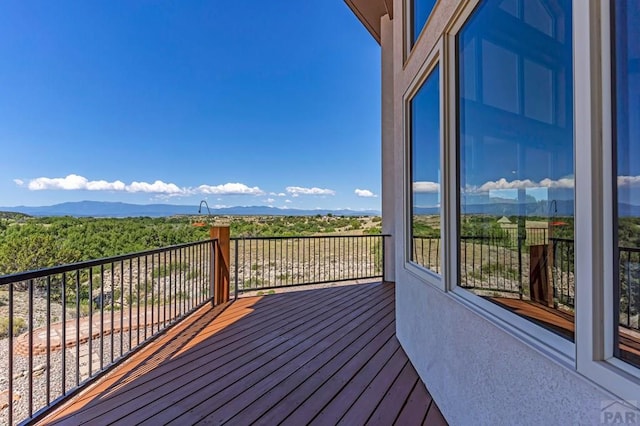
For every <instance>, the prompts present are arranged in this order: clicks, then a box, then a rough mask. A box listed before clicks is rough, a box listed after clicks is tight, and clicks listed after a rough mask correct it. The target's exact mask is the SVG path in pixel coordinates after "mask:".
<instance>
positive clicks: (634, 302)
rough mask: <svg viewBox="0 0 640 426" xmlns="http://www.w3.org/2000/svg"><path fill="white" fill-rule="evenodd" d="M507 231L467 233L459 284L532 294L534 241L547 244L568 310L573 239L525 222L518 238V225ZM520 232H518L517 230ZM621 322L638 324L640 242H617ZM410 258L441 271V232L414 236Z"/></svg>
mask: <svg viewBox="0 0 640 426" xmlns="http://www.w3.org/2000/svg"><path fill="white" fill-rule="evenodd" d="M505 231H509V232H508V233H506V234H500V233H499V232H498V233H497V234H496V235H494V234H491V235H463V236H461V237H460V243H459V255H458V256H459V272H460V278H459V279H460V286H461V287H464V288H467V289H471V290H474V291H476V292H478V293H479V294H483V295H487V296H504V297H513V295H517V297H519V298H524V299H528V298H529V297H530V294H529V286H530V279H531V275H530V274H531V273H532V272H531V270H530V266H531V265H530V261H531V257H530V253H529V248H530V247H532V246H540V245H545V246H547V247H548V250H547V251H546V252H545V253H546V254H545V258H544V259H542V262H543V265H544V267H543V268H542V269H543V270H547V271H548V274H549V275H548V279H549V280H550V281H551V286H552V290H553V300H554V303H555V305H556V306H562V307H564V308H567V309H569V310H572V309H574V306H575V274H574V272H575V269H574V256H575V254H574V240H573V239H571V238H561V237H550V236H549V234H548V233H547V232H546V231H547V230H546V229H544V228H540V229H537V228H536V229H531V228H527V230H526V233H525V235H523V236H522V238H520V239H517V238H516V240H515V244H514V235H515V233H514V232H513V231H515V230H514V229H508V230H505ZM516 237H517V236H516ZM618 250H619V284H620V285H619V291H620V294H619V298H620V308H619V312H620V318H619V324H620V325H621V326H622V327H626V328H629V329H633V330H640V248H638V247H619V249H618ZM411 259H412V261H413V262H415V263H417V264H418V265H421V266H423V267H425V268H428V269H430V270H432V271H434V272H440V268H441V266H440V262H441V259H440V238H439V237H431V236H429V237H427V236H414V237H413V243H412V253H411Z"/></svg>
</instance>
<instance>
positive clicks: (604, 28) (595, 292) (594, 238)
mask: <svg viewBox="0 0 640 426" xmlns="http://www.w3.org/2000/svg"><path fill="white" fill-rule="evenodd" d="M573 8H574V9H573V10H574V14H573V16H574V24H573V29H574V30H573V31H574V33H573V34H574V35H573V37H574V50H575V53H574V55H575V56H574V58H575V59H574V61H575V64H591V66H590V67H580V66H579V65H578V66H575V70H574V87H575V89H574V103H575V107H574V108H575V117H576V120H575V131H576V133H575V138H576V141H583V142H582V143H583V144H584V146H581V148H582V149H580V150H578V149H576V177H577V179H576V182H577V185H576V211H578V212H584V213H586V214H582V215H576V235H578V236H579V238H580V244H576V256H575V259H576V281H577V280H578V279H580V285H579V286H576V339H577V342H578V345H577V360H576V361H577V362H576V365H577V369H578V372H579V373H581V374H582V375H584V376H586V377H588V378H589V379H591V380H593V381H594V382H595V383H597V384H599V385H600V386H603V387H605V388H606V389H608V390H609V391H611V392H613V393H614V394H616V395H617V396H619V397H621V398H623V399H625V400H627V401H636V403H638V402H640V401H638V399H639V396H640V368H637V367H634V366H632V365H631V364H628V363H626V362H624V361H622V360H620V359H617V358H615V357H614V356H613V349H614V329H615V325H614V320H615V319H614V309H613V306H614V303H615V300H614V297H613V280H614V279H615V278H614V273H613V271H614V270H615V269H614V250H613V237H612V236H613V232H614V231H615V230H614V229H613V211H612V207H613V188H614V186H613V183H614V182H613V167H612V166H613V155H612V145H613V143H614V141H613V140H612V130H613V126H614V123H613V121H612V120H613V117H612V113H611V112H612V106H613V93H612V86H611V81H612V78H613V77H614V76H613V75H612V73H611V69H612V68H611V61H612V55H611V49H612V48H613V47H612V44H611V27H610V22H611V20H610V18H611V16H610V4H609V2H597V3H591V2H589V3H587V2H581V1H577V2H574V5H573ZM576 40H583V41H584V43H581V44H580V45H578V44H577V43H576ZM577 144H578V142H576V145H577ZM580 182H589V183H591V185H580ZM616 232H617V231H616Z"/></svg>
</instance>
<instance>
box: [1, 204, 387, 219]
mask: <svg viewBox="0 0 640 426" xmlns="http://www.w3.org/2000/svg"><path fill="white" fill-rule="evenodd" d="M0 211H4V212H7V213H22V214H26V215H31V216H75V217H139V216H148V217H164V216H175V215H185V214H186V215H194V214H198V207H197V206H195V205H174V204H127V203H119V202H106V201H78V202H69V203H61V204H55V205H52V206H42V207H28V206H17V207H0ZM204 213H206V211H205V212H204ZM211 214H212V215H218V216H227V215H229V216H314V215H318V214H320V215H327V214H333V215H334V216H379V215H380V212H379V211H375V210H366V211H357V210H346V209H345V210H329V209H322V210H301V209H280V208H277V207H269V206H250V207H226V208H221V209H211Z"/></svg>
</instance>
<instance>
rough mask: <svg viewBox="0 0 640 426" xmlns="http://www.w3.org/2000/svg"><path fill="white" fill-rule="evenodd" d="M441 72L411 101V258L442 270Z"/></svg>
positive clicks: (433, 74) (430, 76) (426, 83)
mask: <svg viewBox="0 0 640 426" xmlns="http://www.w3.org/2000/svg"><path fill="white" fill-rule="evenodd" d="M439 85H440V75H439V70H438V67H436V68H435V69H434V70H433V71H432V72H431V74H430V75H429V77H428V78H427V80H426V81H425V82H424V84H423V85H422V87H421V88H420V90H419V91H418V93H417V94H416V95H415V96H414V98H413V99H412V100H411V105H410V108H411V153H410V157H411V179H410V182H411V194H412V196H411V238H410V239H409V241H411V245H412V247H411V250H410V252H411V261H413V262H415V263H417V264H418V265H421V266H424V267H425V268H428V269H430V270H432V271H434V272H436V273H439V272H440V194H441V188H440V88H439Z"/></svg>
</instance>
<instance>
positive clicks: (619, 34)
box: [613, 1, 640, 367]
mask: <svg viewBox="0 0 640 426" xmlns="http://www.w3.org/2000/svg"><path fill="white" fill-rule="evenodd" d="M614 5H615V7H614V30H613V37H614V50H615V52H614V57H615V60H614V72H613V76H614V79H615V80H614V81H615V82H614V97H615V101H614V102H615V103H614V105H615V107H614V109H615V117H614V121H613V125H614V141H615V146H614V152H615V153H616V157H617V160H616V161H615V162H614V179H613V182H615V189H614V194H615V197H616V205H615V210H614V212H615V214H614V221H615V223H614V229H617V232H614V237H615V238H614V245H615V246H614V250H613V252H614V253H615V254H616V257H617V258H616V259H615V260H614V265H616V266H617V270H616V271H615V276H614V283H615V285H614V291H615V295H614V299H613V300H614V322H613V324H614V327H615V331H614V336H616V337H615V343H614V346H615V350H614V353H615V355H616V357H618V358H620V359H622V360H624V361H626V362H628V363H630V364H632V365H635V366H637V367H640V344H639V343H638V341H639V340H640V3H638V2H625V1H620V2H615V3H614ZM616 239H617V241H615V240H616Z"/></svg>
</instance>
